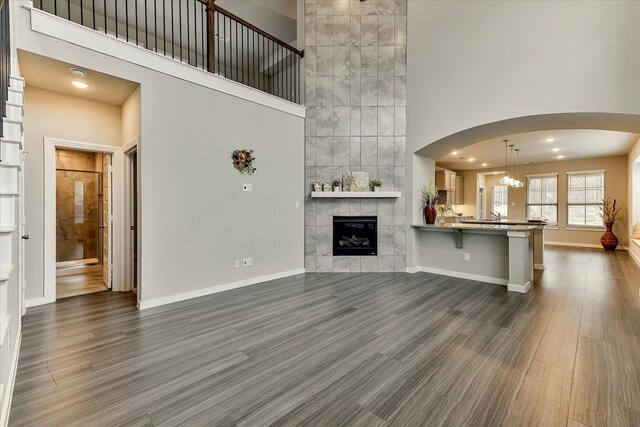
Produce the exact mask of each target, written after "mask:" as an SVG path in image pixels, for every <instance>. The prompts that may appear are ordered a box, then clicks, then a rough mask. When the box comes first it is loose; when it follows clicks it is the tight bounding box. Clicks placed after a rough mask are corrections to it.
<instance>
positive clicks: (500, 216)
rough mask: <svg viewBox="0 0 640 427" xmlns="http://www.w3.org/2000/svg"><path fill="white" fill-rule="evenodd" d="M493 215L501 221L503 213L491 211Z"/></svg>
mask: <svg viewBox="0 0 640 427" xmlns="http://www.w3.org/2000/svg"><path fill="white" fill-rule="evenodd" d="M491 216H492V217H494V218H495V219H497V220H498V221H500V219H501V218H502V215H501V214H500V213H495V212H491Z"/></svg>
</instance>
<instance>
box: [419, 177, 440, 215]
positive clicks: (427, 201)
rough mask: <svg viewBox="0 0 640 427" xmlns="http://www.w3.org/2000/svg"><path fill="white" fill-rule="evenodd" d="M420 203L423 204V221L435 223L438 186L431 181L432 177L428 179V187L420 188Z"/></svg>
mask: <svg viewBox="0 0 640 427" xmlns="http://www.w3.org/2000/svg"><path fill="white" fill-rule="evenodd" d="M420 195H421V201H422V205H423V206H424V221H425V223H427V224H435V222H436V216H437V215H438V212H437V210H436V204H437V203H438V187H436V186H435V184H434V183H433V179H430V180H429V187H428V188H427V186H426V185H423V186H422V189H421V190H420Z"/></svg>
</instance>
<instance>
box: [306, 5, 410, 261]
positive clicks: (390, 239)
mask: <svg viewBox="0 0 640 427" xmlns="http://www.w3.org/2000/svg"><path fill="white" fill-rule="evenodd" d="M305 15H306V16H305V28H306V39H305V43H306V46H305V54H306V91H305V94H306V105H307V106H308V109H307V121H306V142H305V148H306V163H305V164H306V180H305V190H306V192H307V198H306V218H305V267H306V269H307V271H335V272H339V271H341V272H344V271H352V272H360V271H405V265H406V261H405V256H406V230H405V224H406V212H405V211H406V209H405V205H406V197H405V196H406V194H405V188H406V183H405V174H406V171H405V146H406V139H405V135H406V131H405V130H406V119H405V118H406V85H407V79H406V74H407V73H406V70H407V55H406V33H407V32H406V23H407V19H406V18H407V16H406V15H407V2H406V0H395V1H394V0H386V1H369V2H365V3H361V2H360V1H358V0H338V1H333V0H317V1H316V0H310V1H307V2H306V10H305ZM360 170H361V171H367V172H369V175H370V178H372V179H373V178H379V179H380V180H382V182H383V190H389V191H390V190H399V191H402V197H401V198H399V199H397V200H393V199H379V200H376V199H368V200H358V199H351V200H349V199H343V200H339V199H336V200H335V201H334V200H332V199H326V200H312V199H311V198H310V197H309V193H310V191H311V185H312V183H313V182H314V181H329V180H334V179H341V177H342V173H343V172H344V171H360ZM334 214H335V215H377V216H378V254H379V255H378V256H377V257H333V256H332V252H333V251H332V241H331V239H332V217H333V215H334Z"/></svg>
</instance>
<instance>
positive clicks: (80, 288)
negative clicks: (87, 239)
mask: <svg viewBox="0 0 640 427" xmlns="http://www.w3.org/2000/svg"><path fill="white" fill-rule="evenodd" d="M84 270H85V271H83V272H82V273H78V274H70V275H65V276H58V277H56V297H57V298H58V299H60V298H68V297H73V296H76V295H85V294H91V293H94V292H104V291H108V290H109V288H107V285H105V284H104V281H103V280H102V264H96V265H93V266H90V267H85V269H84Z"/></svg>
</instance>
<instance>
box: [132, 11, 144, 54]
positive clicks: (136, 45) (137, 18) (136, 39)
mask: <svg viewBox="0 0 640 427" xmlns="http://www.w3.org/2000/svg"><path fill="white" fill-rule="evenodd" d="M134 5H135V6H136V46H138V2H135V3H134ZM145 47H146V46H145Z"/></svg>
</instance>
